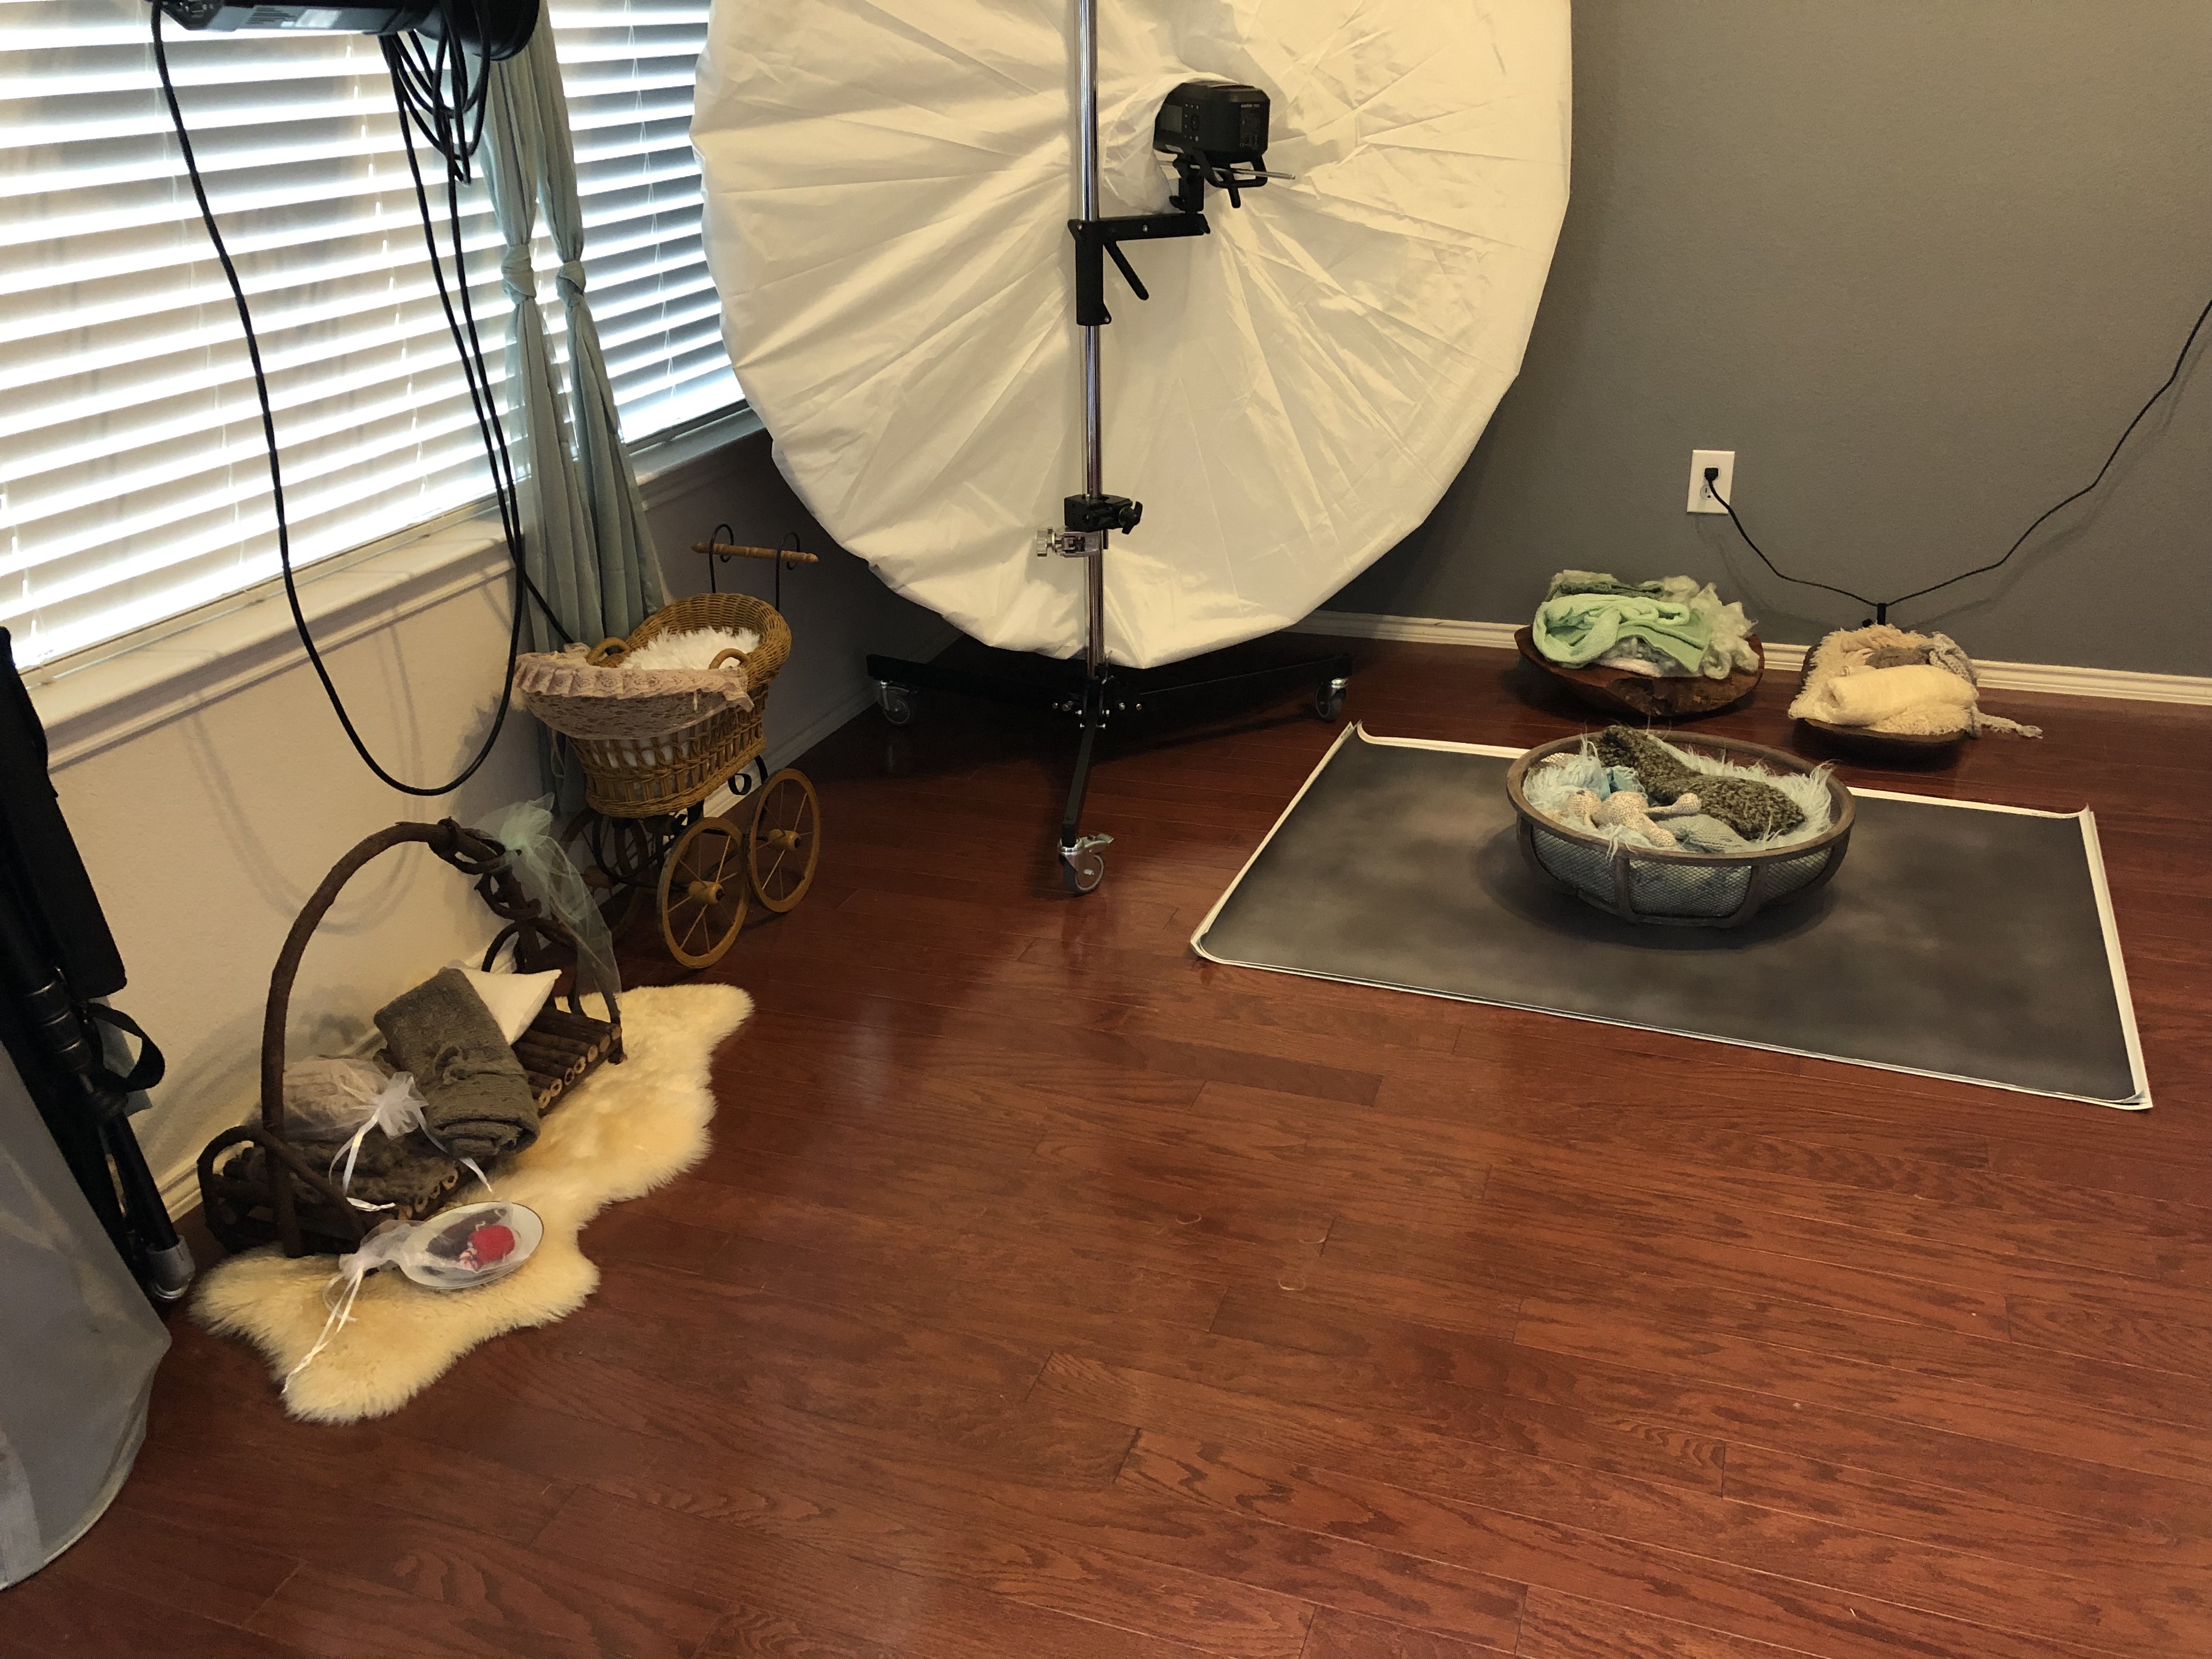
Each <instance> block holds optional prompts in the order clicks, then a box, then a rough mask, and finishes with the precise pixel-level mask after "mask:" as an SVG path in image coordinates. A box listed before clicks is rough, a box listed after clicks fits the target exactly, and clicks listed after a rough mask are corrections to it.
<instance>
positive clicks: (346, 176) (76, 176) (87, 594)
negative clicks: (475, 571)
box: [0, 0, 738, 665]
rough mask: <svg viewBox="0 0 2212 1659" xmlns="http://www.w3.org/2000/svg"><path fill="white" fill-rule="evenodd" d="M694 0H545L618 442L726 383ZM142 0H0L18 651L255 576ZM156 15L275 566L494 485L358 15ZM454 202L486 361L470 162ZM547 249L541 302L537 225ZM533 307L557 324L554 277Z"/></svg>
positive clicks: (112, 633) (10, 502) (1, 195)
mask: <svg viewBox="0 0 2212 1659" xmlns="http://www.w3.org/2000/svg"><path fill="white" fill-rule="evenodd" d="M707 9H708V6H707V0H666V3H659V4H655V3H653V0H644V3H641V4H637V5H624V4H623V3H622V0H554V3H553V6H552V21H553V23H554V25H555V27H556V44H557V46H558V49H559V53H560V58H561V62H562V74H563V78H564V80H565V81H566V83H567V86H568V97H569V105H570V119H571V122H572V125H574V130H575V143H576V155H577V171H578V176H579V184H580V192H581V196H582V200H583V207H584V222H585V228H586V231H585V234H586V244H585V259H586V271H587V275H588V283H589V291H590V294H591V297H592V308H593V314H594V316H595V317H596V319H597V320H598V323H599V334H600V338H601V341H602V343H603V344H604V346H605V351H606V356H607V365H608V370H609V373H610V374H611V377H612V380H613V383H614V387H615V392H616V397H617V402H618V404H619V405H620V408H621V410H622V415H623V435H624V436H625V437H628V438H629V439H632V440H635V439H637V438H640V437H643V436H646V435H649V434H652V433H654V432H658V431H662V430H665V429H666V428H669V427H671V426H675V425H678V424H680V423H681V422H685V421H687V420H690V419H691V418H693V417H695V416H698V415H702V414H704V413H708V412H710V411H712V410H716V409H719V408H722V407H726V406H727V405H729V404H734V403H735V402H736V401H737V399H738V388H737V385H736V382H735V381H734V380H733V379H732V376H731V374H730V367H729V362H728V359H727V358H726V356H724V354H723V350H722V345H721V340H720V320H719V318H720V313H719V307H718V306H717V303H716V301H715V296H714V290H713V288H712V285H711V284H710V283H709V282H708V276H707V270H706V263H705V258H704V255H703V252H702V246H701V240H700V230H699V215H700V185H699V178H698V170H697V166H696V162H695V161H694V159H693V157H692V154H691V149H690V140H689V137H688V130H689V126H690V113H691V84H692V75H693V71H694V66H695V64H696V59H697V57H698V52H699V49H700V46H701V45H702V43H703V41H704V40H705V38H706V21H707ZM146 13H147V7H146V3H145V0H0V625H5V626H6V627H8V628H9V629H10V630H11V631H12V632H13V633H14V635H15V648H16V659H17V660H18V662H19V663H22V664H24V665H29V664H32V663H36V662H41V661H46V660H49V659H52V658H55V657H58V656H62V655H65V654H67V653H70V652H73V651H77V650H80V649H82V648H84V647H88V646H91V645H94V644H97V643H99V642H100V641H104V640H108V639H112V638H115V637H116V636H118V635H123V634H126V633H131V632H133V631H135V630H137V629H143V628H145V627H148V626H149V625H151V624H153V623H158V622H161V621H162V620H164V619H166V618H167V617H173V616H176V615H178V614H179V613H181V612H183V611H190V610H192V609H194V608H196V607H197V606H200V605H205V604H208V603H210V601H213V600H216V599H222V598H224V597H226V596H228V595H229V594H232V593H235V592H239V591H240V590H241V589H244V588H246V587H249V586H253V585H254V584H256V583H258V582H261V581H264V580H267V579H268V578H270V577H271V576H273V575H274V574H276V536H275V529H274V522H275V521H274V519H273V516H272V514H271V512H270V503H269V491H268V473H267V468H266V463H265V461H264V454H263V448H262V435H261V423H260V416H259V413H258V408H257V406H256V404H255V402H254V397H253V387H252V380H251V378H250V374H249V370H248V367H247V363H246V350H245V347H244V344H243V343H242V342H241V340H240V337H239V330H238V321H237V317H236V313H234V310H233V309H232V307H231V303H230V299H229V295H228V289H226V287H225V285H224V283H223V280H222V271H221V269H220V268H219V267H218V266H217V265H216V262H215V260H214V258H213V257H212V255H211V254H210V252H209V248H208V243H207V238H206V234H205V233H204V231H203V230H202V228H201V226H200V222H199V216H198V211H197V208H196V206H195V205H194V204H193V201H192V197H191V188H190V185H188V184H187V182H186V181H185V178H184V176H183V167H182V163H181V161H180V160H179V157H178V155H177V151H176V145H175V141H174V139H173V137H172V136H171V133H170V131H169V124H168V117H167V112H166V110H165V109H164V108H163V106H162V105H161V94H160V90H159V85H158V82H156V81H155V76H154V69H153V54H152V52H151V50H150V49H149V46H148V45H147V16H146ZM165 32H166V35H167V40H168V41H169V43H170V44H169V62H170V65H171V69H172V71H173V76H174V78H175V80H176V82H177V83H178V88H179V96H180V98H181V99H182V100H183V102H184V105H185V118H186V120H187V122H188V124H189V125H190V126H191V131H192V134H193V142H194V146H195V149H197V153H198V155H199V158H200V163H201V168H202V172H203V173H204V175H205V177H206V179H207V182H208V189H209V194H210V197H211V198H212V199H213V201H214V203H215V204H216V211H217V212H218V214H220V215H221V216H222V224H223V229H224V234H225V235H226V236H227V237H228V240H229V243H230V246H231V250H232V252H233V255H234V258H236V260H237V262H238V265H239V270H240V275H241V276H242V277H243V279H244V281H245V283H246V292H247V296H248V298H249V300H250V301H251V302H252V307H253V315H254V323H255V326H256V329H257V331H258V333H259V335H260V337H261V348H262V355H263V360H264V364H265V365H266V367H267V368H268V370H269V374H270V391H271V395H272V399H273V401H274V403H275V405H276V422H277V435H278V437H279V439H280V440H281V441H282V442H283V447H284V481H285V497H286V504H287V506H288V507H289V518H290V520H291V526H292V546H293V554H294V559H295V563H297V564H300V565H306V564H308V563H310V562H313V561H315V560H317V559H321V558H327V557H329V556H331V555H333V554H337V553H340V552H343V551H344V550H347V549H349V548H353V547H357V546H359V545H361V544H363V543H365V542H368V541H373V540H375V539H376V538H380V537H382V536H386V535H390V534H392V533H393V532H397V531H400V530H404V529H405V528H406V527H407V526H410V525H413V524H418V523H421V522H422V521H424V520H428V519H431V518H434V517H436V516H437V515H438V514H440V513H444V512H446V511H447V510H449V509H451V508H453V507H460V506H463V505H465V504H467V503H469V502H471V501H477V500H479V499H482V498H483V497H485V496H486V495H488V494H489V484H488V482H487V473H486V471H485V466H484V461H483V448H482V444H481V441H480V439H479V438H478V436H477V428H476V423H475V420H474V417H473V416H472V415H471V411H470V407H469V401H468V397H467V392H466V389H465V383H464V381H463V380H462V376H461V370H460V366H459V362H457V361H456V359H455V356H454V352H453V343H452V341H451V339H450V337H448V336H447V331H446V323H445V318H444V314H443V313H442V312H441V309H440V307H439V304H438V298H437V293H436V289H435V285H434V283H433V281H432V278H431V274H430V269H429V265H428V263H427V261H426V259H425V257H424V254H423V251H422V228H421V222H420V219H419V216H418V210H417V207H416V199H415V193H414V187H413V185H412V184H411V182H410V179H409V176H408V172H407V166H406V161H405V157H404V154H403V153H402V150H401V148H400V145H401V140H400V136H399V124H398V116H397V114H396V112H394V110H393V108H392V94H391V88H390V83H389V82H388V81H387V80H386V76H385V73H384V64H383V58H382V56H381V53H380V51H379V49H378V46H377V43H376V41H375V40H373V39H371V38H369V37H367V36H363V35H352V34H300V33H264V34H231V35H220V34H205V35H195V34H192V33H189V32H188V31H185V30H184V29H182V28H179V27H175V26H174V25H169V26H167V28H166V31H165ZM420 153H421V154H422V155H423V156H424V157H425V161H426V169H425V170H426V174H427V175H428V178H429V180H430V182H431V184H432V197H433V202H434V205H435V206H436V207H437V209H438V210H439V213H440V216H441V228H442V223H443V220H442V216H443V212H444V202H443V187H442V184H441V183H440V182H438V180H437V176H436V174H435V173H434V172H432V171H431V167H432V166H434V165H435V157H431V156H430V155H429V154H428V150H427V149H422V150H421V151H420ZM461 210H462V223H463V231H464V236H465V241H466V243H467V245H468V246H469V247H470V248H471V276H472V278H473V279H475V280H473V281H472V283H471V294H472V295H473V298H474V303H475V306H476V311H477V324H478V333H479V337H481V339H482V340H483V345H484V349H485V353H486V356H487V357H488V359H489V362H490V365H491V369H492V373H493V375H494V377H495V379H496V378H497V377H498V375H499V374H500V373H501V357H502V356H503V354H502V352H501V342H502V341H503V339H504V337H505V328H506V320H505V319H506V314H507V306H506V301H505V299H504V297H503V295H502V291H501V286H500V283H499V278H498V244H499V237H498V232H497V230H496V228H495V226H494V225H493V223H492V219H491V213H490V210H489V204H488V203H487V202H486V201H485V199H484V198H483V191H482V187H481V185H478V186H475V187H472V188H471V190H469V191H465V192H464V194H463V197H462V202H461ZM540 267H541V270H540V275H541V289H542V291H543V294H544V298H545V299H546V300H547V301H549V302H551V301H553V295H552V290H551V287H550V282H548V281H545V280H544V276H545V273H546V270H548V269H549V268H550V256H545V255H544V253H543V250H541V259H540ZM546 316H547V324H548V326H549V328H550V330H551V331H553V332H554V334H555V336H556V345H557V344H558V343H559V333H560V329H561V316H560V307H559V305H558V304H557V302H553V303H549V305H548V307H547V313H546Z"/></svg>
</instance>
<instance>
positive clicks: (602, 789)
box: [523, 593, 822, 968]
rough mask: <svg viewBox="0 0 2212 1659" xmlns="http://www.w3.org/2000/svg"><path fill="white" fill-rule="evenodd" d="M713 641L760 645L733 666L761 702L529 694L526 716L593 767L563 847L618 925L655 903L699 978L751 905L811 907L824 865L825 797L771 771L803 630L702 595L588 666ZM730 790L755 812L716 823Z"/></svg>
mask: <svg viewBox="0 0 2212 1659" xmlns="http://www.w3.org/2000/svg"><path fill="white" fill-rule="evenodd" d="M710 628H711V629H727V630H729V631H731V632H733V633H734V632H736V631H737V630H738V629H752V630H753V631H754V632H756V633H757V634H758V635H760V643H759V644H758V646H757V647H755V648H754V649H753V650H752V651H750V652H749V653H737V652H725V653H722V658H737V659H738V661H737V662H736V663H734V664H731V665H727V666H729V667H731V668H732V669H734V670H741V671H742V679H741V681H738V680H733V682H732V683H733V684H742V686H743V688H744V696H745V698H746V699H747V700H748V701H739V700H737V699H736V698H734V697H731V698H728V699H726V700H725V699H716V698H712V697H708V698H702V697H700V696H696V695H688V696H665V697H663V696H635V697H634V696H622V697H609V696H595V695H591V694H589V693H586V692H578V693H575V694H554V693H549V692H546V691H544V690H527V689H526V690H524V691H523V702H524V704H525V706H526V708H529V710H530V712H531V713H532V714H535V715H537V716H538V719H539V720H542V721H544V723H545V724H546V725H547V726H550V727H551V728H552V729H553V730H554V731H556V732H560V733H561V734H562V736H563V737H564V738H567V739H568V745H569V747H570V748H571V749H572V750H574V753H575V756H576V759H577V762H578V763H579V764H580V765H581V767H582V768H583V771H584V781H585V788H584V799H585V803H586V811H584V812H583V813H581V814H580V815H579V817H577V818H576V820H575V821H574V823H571V824H570V825H569V826H568V830H567V831H566V833H565V834H564V836H563V840H564V841H566V842H568V844H569V847H570V850H571V856H572V857H574V859H575V861H576V863H577V865H578V866H579V867H580V869H581V870H582V871H583V873H584V879H585V880H586V882H587V883H589V884H591V885H592V887H593V888H595V889H596V890H598V891H599V894H600V897H601V908H603V909H604V910H605V913H606V915H607V920H608V923H609V926H610V927H615V928H619V927H622V926H623V924H624V923H626V922H627V921H629V920H630V918H631V916H632V915H633V914H634V912H635V908H636V906H637V904H638V903H639V902H640V901H641V900H642V898H643V896H645V895H646V894H647V893H650V894H652V895H653V896H654V899H655V900H656V902H657V905H658V909H659V920H660V931H661V938H662V939H663V941H664V942H665V944H666V945H667V947H668V951H669V954H670V955H671V956H672V957H675V958H676V960H677V961H678V962H679V963H683V964H684V966H685V967H687V968H703V967H706V966H708V964H710V963H714V962H717V961H719V960H720V958H721V957H722V955H723V953H724V952H726V951H728V949H729V948H730V946H731V945H732V944H733V943H735V942H736V939H737V937H738V931H739V930H740V929H741V928H742V927H744V921H745V909H746V906H747V903H748V902H749V901H750V899H751V898H757V899H759V901H760V902H761V903H762V904H763V906H764V907H766V908H768V909H769V910H771V911H774V912H776V913H778V914H781V913H782V912H784V911H787V910H789V909H791V908H793V907H794V906H795V905H797V904H798V902H799V900H800V899H801V898H803V897H805V893H806V889H807V887H808V886H809V885H810V884H811V883H812V881H813V879H814V869H815V866H816V864H817V861H818V860H819V859H820V857H821V820H822V809H821V803H820V799H819V798H818V797H817V795H816V793H815V791H814V786H813V784H812V783H811V782H810V781H808V780H807V778H806V777H805V775H804V774H803V773H800V772H797V771H794V770H791V769H785V770H783V771H781V772H778V773H776V774H775V775H773V776H770V775H768V769H767V767H766V765H765V763H763V762H762V759H761V756H762V751H763V748H764V747H765V746H766V745H765V738H764V737H763V720H764V717H765V715H766V714H767V710H768V694H769V686H770V684H771V683H772V682H773V681H774V679H775V675H776V672H777V671H778V670H780V669H781V667H782V666H783V665H784V663H785V661H786V660H787V659H788V658H789V656H790V654H791V629H790V627H789V625H788V624H787V623H785V621H784V619H783V617H782V616H781V613H779V612H778V611H776V609H775V606H773V605H769V603H768V602H767V601H765V600H763V599H755V598H753V597H752V596H751V595H750V594H747V593H699V594H695V595H693V596H692V597H691V598H690V599H678V600H677V601H675V602H674V603H673V604H671V605H665V606H663V607H662V608H661V609H660V610H659V611H654V612H653V615H651V616H650V617H647V618H646V619H645V621H644V622H642V623H640V624H639V625H638V627H637V629H636V630H635V632H634V633H632V634H631V635H629V638H628V639H626V640H625V639H607V640H603V641H600V642H599V645H598V646H596V647H593V648H592V651H591V652H590V653H587V655H586V657H585V659H584V661H585V662H586V663H587V664H589V665H592V666H593V667H610V666H617V665H619V664H620V662H621V660H622V659H623V656H624V655H626V654H627V653H629V652H632V651H635V650H637V649H638V648H639V647H641V646H643V645H644V644H645V643H646V642H647V641H649V640H651V639H653V637H654V636H655V635H659V634H664V633H682V632H689V631H691V630H695V629H710ZM723 665H724V664H723V662H722V659H721V658H718V659H717V666H718V668H719V667H721V666H723ZM684 678H686V679H696V678H697V677H696V676H685V677H684ZM725 784H727V785H729V786H731V789H732V793H733V794H734V795H735V797H736V799H737V800H738V802H739V803H741V804H742V805H743V811H741V812H738V813H734V814H732V815H729V816H720V817H716V816H709V815H708V813H707V811H706V810H705V803H706V802H707V801H708V799H709V798H710V797H711V796H713V795H714V793H715V792H716V791H718V790H720V788H721V787H723V786H724V785H725Z"/></svg>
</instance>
